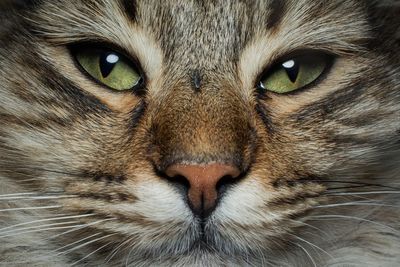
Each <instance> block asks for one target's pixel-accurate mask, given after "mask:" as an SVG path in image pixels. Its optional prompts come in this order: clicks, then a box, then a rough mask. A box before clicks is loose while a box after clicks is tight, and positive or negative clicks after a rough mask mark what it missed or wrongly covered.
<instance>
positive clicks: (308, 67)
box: [259, 52, 332, 94]
mask: <svg viewBox="0 0 400 267" xmlns="http://www.w3.org/2000/svg"><path fill="white" fill-rule="evenodd" d="M330 62H332V58H331V57H330V56H328V55H326V54H324V53H319V52H311V53H308V54H303V55H300V56H297V57H293V58H292V59H290V60H286V61H284V62H283V63H280V64H278V65H275V66H273V67H272V68H271V69H270V71H269V72H268V73H267V74H266V75H265V76H264V77H263V78H262V80H261V81H260V84H259V88H261V89H263V90H268V91H272V92H275V93H278V94H284V93H288V92H291V91H295V90H298V89H300V88H304V87H305V86H307V85H309V84H311V83H312V82H313V81H315V80H317V79H318V77H320V76H321V75H322V73H323V72H324V71H325V70H326V69H327V68H328V67H329V64H330Z"/></svg>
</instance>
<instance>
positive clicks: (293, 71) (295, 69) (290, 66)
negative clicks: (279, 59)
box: [282, 60, 300, 83]
mask: <svg viewBox="0 0 400 267" xmlns="http://www.w3.org/2000/svg"><path fill="white" fill-rule="evenodd" d="M282 67H283V68H284V69H285V70H286V73H287V75H288V77H289V79H290V81H291V82H292V83H295V82H296V80H297V77H298V75H299V70H300V66H299V65H298V64H297V62H296V61H294V60H289V61H286V62H285V63H283V64H282Z"/></svg>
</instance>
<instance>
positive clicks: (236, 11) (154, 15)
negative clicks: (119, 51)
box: [37, 0, 369, 71]
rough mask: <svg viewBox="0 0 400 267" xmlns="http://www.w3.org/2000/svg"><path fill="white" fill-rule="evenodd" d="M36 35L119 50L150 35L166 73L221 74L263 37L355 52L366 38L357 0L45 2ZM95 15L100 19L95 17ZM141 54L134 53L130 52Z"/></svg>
mask: <svg viewBox="0 0 400 267" xmlns="http://www.w3.org/2000/svg"><path fill="white" fill-rule="evenodd" d="M43 2H44V3H43V6H42V8H40V10H39V11H38V12H37V16H38V18H39V19H38V20H37V22H38V28H39V31H40V32H42V33H43V34H44V35H45V36H47V37H48V38H49V39H52V40H53V41H56V42H71V41H79V40H86V39H90V38H92V39H100V40H104V39H105V38H107V39H109V40H107V41H110V42H112V43H116V44H118V45H121V46H123V47H128V48H129V43H130V42H131V40H132V39H134V38H135V34H134V32H137V31H143V32H145V33H146V34H147V35H151V36H152V38H153V39H154V42H155V43H156V44H155V45H157V46H159V47H161V49H162V52H163V57H164V58H165V62H166V63H168V66H170V67H171V65H174V67H175V68H181V69H185V70H187V69H188V68H189V69H210V70H214V71H215V70H220V69H221V68H222V69H224V68H227V67H229V66H231V65H232V64H234V63H235V62H238V60H239V57H240V54H241V52H242V51H243V49H244V48H245V47H246V46H248V45H249V44H251V43H252V42H255V41H256V39H257V38H258V37H260V36H266V37H269V38H266V40H264V41H265V42H266V43H264V45H265V46H268V42H269V41H271V40H273V39H276V38H277V37H280V38H281V39H282V40H285V43H284V44H283V45H284V46H286V47H288V48H287V49H288V50H290V49H300V48H312V47H318V48H319V49H324V48H326V49H330V50H331V51H332V52H337V53H340V52H346V51H355V50H357V49H359V45H360V44H362V43H363V40H365V38H366V37H367V35H368V30H369V29H368V26H367V23H366V22H367V21H366V18H365V12H364V9H365V8H366V7H365V6H364V4H363V3H362V2H360V1H349V0H346V1H310V0H301V1H294V0H286V1H274V0H266V1H236V0H225V1H197V0H188V1H178V0H177V1H110V0H101V1H80V0H73V1H57V2H54V1H43ZM99 15H100V16H99ZM135 52H136V53H138V52H137V51H135Z"/></svg>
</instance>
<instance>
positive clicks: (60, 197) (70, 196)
mask: <svg viewBox="0 0 400 267" xmlns="http://www.w3.org/2000/svg"><path fill="white" fill-rule="evenodd" d="M75 197H77V196H76V195H59V196H26V197H23V196H18V197H4V198H0V201H1V200H7V201H8V200H25V199H27V200H46V199H65V198H75Z"/></svg>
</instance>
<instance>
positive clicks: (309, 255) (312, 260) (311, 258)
mask: <svg viewBox="0 0 400 267" xmlns="http://www.w3.org/2000/svg"><path fill="white" fill-rule="evenodd" d="M291 243H292V244H295V245H296V246H298V247H300V248H301V249H302V250H303V251H304V253H306V255H307V256H308V258H309V259H310V260H311V262H312V264H313V265H314V267H317V264H316V263H315V261H314V259H313V257H311V254H310V253H309V252H308V251H307V250H306V249H305V248H304V247H303V246H302V245H300V244H297V243H295V242H291Z"/></svg>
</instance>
